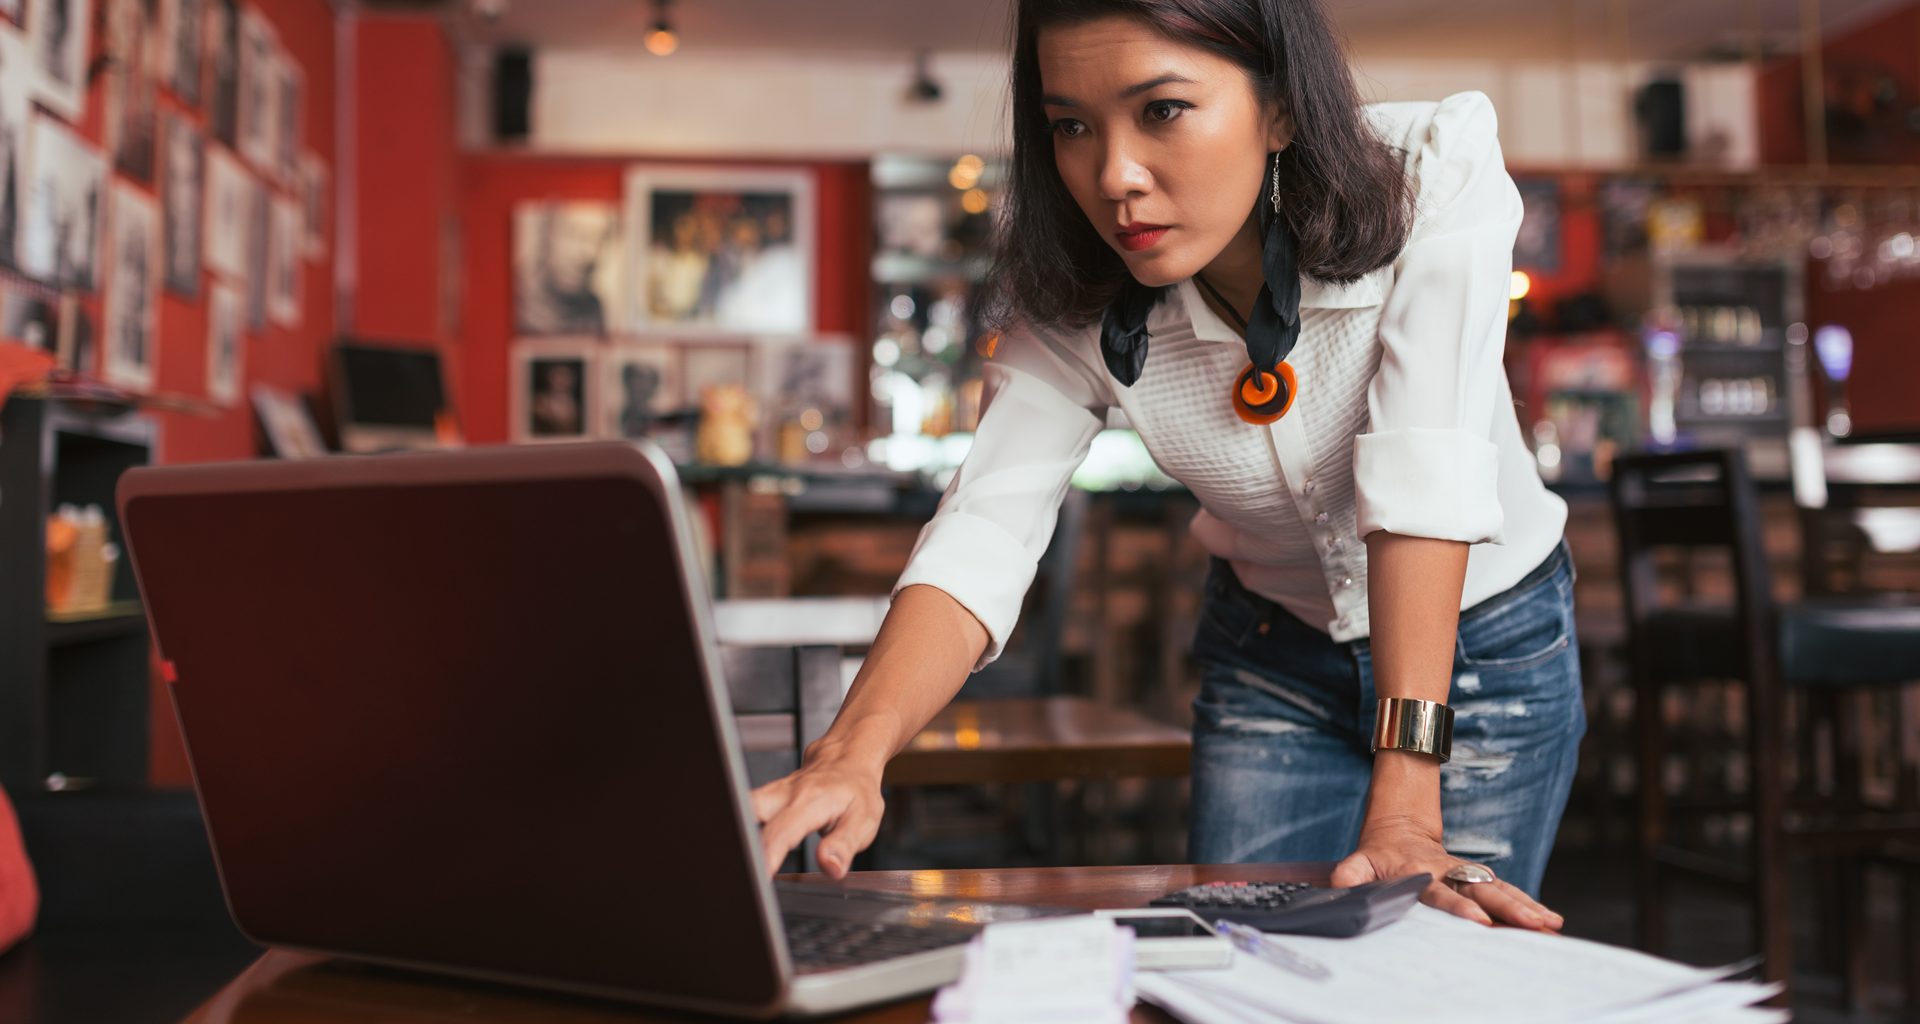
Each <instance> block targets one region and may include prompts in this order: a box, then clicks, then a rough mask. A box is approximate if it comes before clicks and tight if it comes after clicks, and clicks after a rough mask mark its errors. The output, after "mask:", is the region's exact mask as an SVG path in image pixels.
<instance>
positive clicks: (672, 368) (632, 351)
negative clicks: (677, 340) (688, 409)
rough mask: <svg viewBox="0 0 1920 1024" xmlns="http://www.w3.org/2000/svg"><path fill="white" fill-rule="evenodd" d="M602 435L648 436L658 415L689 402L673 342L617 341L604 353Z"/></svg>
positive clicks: (602, 360) (679, 408)
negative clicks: (637, 343) (684, 390)
mask: <svg viewBox="0 0 1920 1024" xmlns="http://www.w3.org/2000/svg"><path fill="white" fill-rule="evenodd" d="M600 365H601V376H602V380H601V383H600V395H601V405H602V406H603V407H604V410H605V413H606V415H605V417H604V418H603V421H602V427H601V430H600V436H602V437H611V438H624V439H629V440H631V439H633V438H638V437H645V436H647V434H648V433H649V432H651V431H652V430H653V427H654V424H655V423H656V422H657V421H658V420H659V418H660V417H661V416H663V415H665V414H667V413H670V412H678V411H680V410H681V409H682V408H684V407H685V405H686V399H685V397H684V394H683V392H682V391H681V389H680V366H679V360H678V359H677V358H676V353H675V350H674V347H673V346H671V345H615V346H614V347H612V348H609V349H607V350H605V351H604V352H603V353H602V354H601V364H600Z"/></svg>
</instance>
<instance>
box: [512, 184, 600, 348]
mask: <svg viewBox="0 0 1920 1024" xmlns="http://www.w3.org/2000/svg"><path fill="white" fill-rule="evenodd" d="M513 230H514V286H513V309H514V330H515V332H516V333H518V334H522V335H554V334H590V335H604V334H606V333H607V330H608V328H609V326H610V325H611V323H612V320H613V317H614V315H615V310H616V309H617V307H618V305H619V304H618V302H617V299H616V297H617V295H618V294H619V287H620V256H619V253H620V239H619V233H620V211H619V207H617V206H615V205H613V204H611V203H585V202H574V203H552V202H541V203H522V204H520V205H519V206H518V207H516V208H515V209H514V216H513Z"/></svg>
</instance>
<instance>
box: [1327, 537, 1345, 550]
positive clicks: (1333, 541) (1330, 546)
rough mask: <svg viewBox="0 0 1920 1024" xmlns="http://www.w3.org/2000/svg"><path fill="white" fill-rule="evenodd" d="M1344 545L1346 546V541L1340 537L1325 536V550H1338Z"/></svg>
mask: <svg viewBox="0 0 1920 1024" xmlns="http://www.w3.org/2000/svg"><path fill="white" fill-rule="evenodd" d="M1346 546H1347V545H1346V542H1345V541H1343V540H1341V539H1340V538H1338V537H1328V538H1327V550H1328V551H1338V550H1340V549H1341V548H1343V547H1346Z"/></svg>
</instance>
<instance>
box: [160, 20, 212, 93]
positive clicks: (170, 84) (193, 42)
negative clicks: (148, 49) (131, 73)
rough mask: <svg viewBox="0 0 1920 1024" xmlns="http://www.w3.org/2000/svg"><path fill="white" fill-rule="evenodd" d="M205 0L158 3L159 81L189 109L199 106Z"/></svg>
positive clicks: (204, 37)
mask: <svg viewBox="0 0 1920 1024" xmlns="http://www.w3.org/2000/svg"><path fill="white" fill-rule="evenodd" d="M207 4H208V0H160V69H159V70H160V78H161V81H163V82H165V83H166V84H167V88H168V89H171V90H173V94H174V95H175V96H177V97H179V98H180V102H181V103H183V104H185V105H187V106H188V107H198V106H200V52H201V47H202V45H203V44H204V43H205V39H206V26H205V24H204V22H205V20H206V19H205V14H206V9H207Z"/></svg>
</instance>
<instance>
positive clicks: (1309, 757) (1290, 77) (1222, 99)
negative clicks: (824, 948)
mask: <svg viewBox="0 0 1920 1024" xmlns="http://www.w3.org/2000/svg"><path fill="white" fill-rule="evenodd" d="M1017 18H1018V25H1017V40H1016V52H1015V55H1014V76H1013V78H1014V80H1013V118H1014V132H1015V135H1014V151H1013V173H1012V182H1011V185H1010V188H1009V192H1008V206H1007V214H1006V217H1007V220H1006V223H1005V225H1004V227H1005V230H1004V232H1003V239H1002V251H1001V253H1000V257H999V260H998V264H997V267H996V271H995V274H994V277H993V283H994V285H995V287H996V288H997V292H996V294H997V296H998V301H997V304H996V309H997V310H998V311H999V312H1000V314H1001V315H1003V316H1005V317H1007V318H1008V319H1010V320H1012V321H1013V322H1015V323H1016V324H1017V326H1015V327H1013V328H1012V329H1010V330H1009V331H1008V332H1007V333H1006V334H1005V336H1004V337H1003V338H1002V339H1001V340H1000V342H999V344H998V346H997V351H996V354H995V356H994V358H993V359H992V361H991V362H990V363H989V366H988V369H987V374H986V391H987V395H988V405H987V410H986V412H985V414H984V416H983V418H982V420H981V424H980V427H979V431H978V433H977V435H976V437H975V441H974V446H973V449H972V452H971V453H970V455H969V457H968V459H967V462H966V464H965V465H964V466H963V467H962V468H961V470H960V472H959V474H958V475H957V476H956V477H955V479H954V481H953V484H952V486H951V487H950V488H949V489H948V492H947V494H946V496H945V498H944V500H943V501H942V503H941V507H940V511H939V512H938V513H937V514H936V516H935V517H934V520H933V521H932V522H931V523H930V524H929V525H928V526H927V528H926V530H925V532H924V533H923V534H922V535H921V538H920V542H919V544H918V545H917V547H916V548H915V551H914V555H913V559H912V561H911V563H910V564H909V566H908V568H907V571H906V573H905V574H904V575H903V576H902V578H901V580H900V583H899V586H898V588H897V590H896V592H895V599H894V604H893V608H892V611H891V612H890V614H889V615H888V617H887V620H886V623H885V625H884V627H883V628H882V630H881V632H880V635H879V637H878V638H877V639H876V641H875V644H874V648H873V652H872V654H871V655H870V656H869V657H868V659H867V661H866V664H865V666H864V667H863V668H862V670H861V672H860V675H859V678H858V679H856V680H855V682H854V686H853V689H852V690H851V692H850V693H849V695H848V698H847V702H846V705H845V707H844V708H843V709H842V711H841V713H840V715H839V717H838V718H837V719H836V721H835V722H834V725H833V727H832V729H831V730H830V731H829V732H828V733H827V735H826V736H825V737H823V738H822V739H821V740H820V741H819V742H817V743H816V744H814V745H813V746H812V747H811V748H810V749H809V750H808V751H807V754H806V759H805V764H804V766H803V767H802V769H801V770H800V771H799V772H797V773H795V774H794V775H791V776H788V777H787V778H784V779H780V780H777V781H775V782H773V783H771V784H769V785H767V786H764V787H762V788H761V789H759V790H756V791H755V793H754V803H755V810H756V813H757V814H758V816H759V818H760V820H761V821H762V823H763V825H764V827H763V830H762V835H763V841H764V844H765V847H766V853H767V860H768V863H769V864H777V863H779V862H780V860H781V859H782V858H783V857H784V856H785V854H786V853H787V851H788V850H790V849H791V848H792V847H793V846H794V845H795V844H797V843H798V842H799V841H800V840H801V839H802V838H803V837H804V836H805V835H806V834H807V833H809V832H812V831H816V830H819V831H822V832H824V833H825V839H824V840H823V842H822V843H821V844H820V847H819V857H820V861H821V864H822V866H823V867H825V869H826V870H827V871H828V872H830V873H832V874H834V875H836V876H837V875H839V874H842V873H844V871H845V870H846V867H847V864H848V860H849V858H851V856H852V855H853V854H854V853H855V852H856V851H857V850H859V849H861V848H862V847H864V846H865V845H866V844H867V843H869V842H871V841H872V837H873V835H874V832H875V829H876V827H877V826H878V823H879V819H880V813H881V800H880V785H879V780H880V775H881V769H882V766H883V765H884V764H885V762H886V760H887V758H889V757H890V756H892V755H893V754H894V753H895V752H896V751H898V750H899V749H900V748H901V747H902V746H903V745H904V744H905V743H906V742H907V741H908V740H909V739H911V737H912V736H913V735H914V733H915V732H916V731H917V730H918V729H920V728H921V727H922V726H923V725H924V724H925V723H926V722H927V721H928V719H930V718H931V717H932V715H933V714H934V713H935V711H936V710H937V709H938V708H939V707H940V706H941V705H942V704H944V703H945V702H946V701H947V700H948V699H950V698H951V697H952V695H953V694H954V693H955V692H956V690H957V689H958V688H959V686H960V684H961V682H962V681H963V680H964V677H965V675H966V670H967V668H968V667H969V666H977V665H978V664H984V663H985V662H987V661H989V660H991V659H992V658H993V657H994V656H995V655H997V654H998V652H999V650H1000V647H1001V644H1002V643H1003V642H1004V641H1005V639H1006V637H1007V634H1008V633H1009V632H1010V631H1011V629H1012V627H1013V619H1014V616H1015V614H1016V612H1017V610H1018V608H1019V604H1020V599H1021V596H1022V594H1023V593H1024V592H1025V590H1026V587H1027V585H1028V583H1029V582H1030V580H1031V578H1032V573H1033V568H1034V565H1035V560H1036V559H1037V557H1038V556H1039V554H1040V553H1041V552H1042V551H1043V550H1044V549H1045V547H1046V543H1047V538H1048V536H1049V534H1050V533H1051V531H1052V528H1053V519H1054V515H1055V510H1056V509H1057V506H1058V503H1059V501H1060V500H1061V498H1062V496H1063V495H1064V493H1065V489H1066V487H1067V481H1068V477H1069V475H1070V474H1071V473H1072V471H1073V469H1074V468H1075V466H1076V465H1077V464H1078V463H1079V461H1080V459H1081V458H1082V457H1084V456H1085V454H1086V452H1087V449H1088V445H1089V444H1090V443H1091V440H1092V438H1093V436H1094V434H1095V433H1096V432H1097V431H1098V430H1099V429H1100V428H1101V426H1102V424H1103V422H1104V420H1105V415H1106V413H1107V411H1108V410H1110V409H1113V408H1118V409H1120V410H1122V411H1123V412H1124V413H1125V414H1126V416H1127V419H1128V420H1129V422H1130V423H1131V424H1132V425H1133V427H1134V428H1135V429H1137V430H1138V431H1139V433H1140V436H1141V438H1142V440H1143V441H1144V442H1145V443H1146V445H1147V447H1148V449H1149V450H1150V451H1151V452H1152V453H1153V456H1154V458H1155V460H1156V461H1157V462H1159V464H1160V465H1161V467H1162V468H1164V469H1165V470H1166V471H1167V472H1169V473H1170V474H1172V475H1173V476H1174V477H1176V478H1177V479H1179V480H1181V481H1182V482H1183V483H1185V484H1186V485H1187V487H1188V488H1189V489H1190V490H1191V491H1192V492H1193V493H1194V495H1195V496H1196V497H1198V498H1199V500H1200V502H1201V505H1202V511H1201V512H1200V514H1199V515H1198V516H1197V517H1196V518H1195V520H1194V522H1193V532H1194V535H1195V536H1196V537H1197V538H1198V539H1199V541H1200V542H1201V544H1202V545H1203V546H1205V547H1206V548H1207V549H1208V550H1209V551H1210V552H1212V553H1213V554H1214V556H1215V559H1214V565H1213V571H1212V573H1211V575H1210V578H1209V580H1208V584H1207V594H1206V604H1205V608H1204V610H1203V614H1202V622H1201V626H1200V630H1199V635H1198V638H1197V641H1196V644H1195V656H1196V658H1197V660H1198V662H1199V663H1200V665H1201V667H1202V670H1203V676H1202V688H1201V691H1200V695H1199V697H1198V698H1197V700H1196V701H1195V706H1194V709H1195V719H1196V721H1195V725H1194V760H1193V773H1194V786H1193V793H1194V807H1193V820H1192V836H1191V839H1192V842H1191V854H1192V857H1193V859H1194V860H1195V861H1197V862H1201V863H1206V862H1220V861H1285V860H1338V861H1339V863H1338V865H1337V866H1336V868H1335V870H1334V873H1333V881H1334V883H1335V884H1336V885H1353V884H1358V883H1361V882H1365V881H1369V880H1372V879H1376V878H1390V877H1398V876H1402V875H1406V874H1411V873H1415V872H1427V873H1430V874H1431V875H1432V876H1433V877H1434V879H1435V882H1434V884H1433V885H1431V886H1430V887H1429V888H1428V889H1427V890H1426V892H1425V894H1424V897H1423V898H1424V899H1425V900H1426V901H1427V902H1428V903H1430V904H1432V905H1434V906H1437V907H1440V908H1443V909H1446V910H1449V911H1451V912H1453V913H1456V914H1459V915H1461V916H1463V917H1468V918H1471V919H1474V920H1477V921H1481V922H1487V923H1491V922H1492V921H1495V920H1498V921H1501V922H1503V923H1509V924H1514V925H1518V926H1522V927H1530V928H1542V929H1557V928H1558V927H1559V926H1560V924H1561V919H1560V917H1559V916H1558V915H1556V914H1554V913H1553V912H1551V911H1549V910H1547V909H1546V908H1545V907H1543V906H1541V905H1540V904H1539V903H1538V902H1537V901H1536V900H1535V898H1534V897H1535V895H1536V894H1537V891H1538V886H1539V881H1540V875H1541V872H1542V869H1543V867H1544V864H1545V860H1546V856H1547V852H1548V850H1549V849H1550V847H1551V845H1552V841H1553V834H1554V830H1555V829H1556V828H1557V826H1558V822H1559V817H1560V811H1561V809H1562V807H1563V806H1564V805H1565V802H1566V794H1567V788H1568V785H1569V783H1570V781H1571V776H1572V771H1573V762H1574V752H1575V746H1576V744H1577V742H1578V739H1579V737H1580V735H1581V733H1582V732H1583V731H1584V728H1585V720H1584V716H1583V713H1582V711H1581V704H1580V682H1579V670H1578V663H1577V660H1576V654H1575V648H1574V643H1573V636H1572V610H1571V585H1572V581H1571V570H1570V568H1569V564H1568V561H1567V556H1566V552H1565V547H1564V544H1563V542H1562V540H1561V533H1562V529H1563V527H1564V525H1565V520H1566V506H1565V504H1564V503H1563V502H1561V501H1560V500H1559V499H1558V498H1556V497H1554V496H1553V495H1552V494H1550V493H1548V492H1547V491H1546V490H1545V488H1544V487H1542V485H1541V483H1540V480H1539V477H1538V474H1537V472H1536V471H1535V470H1534V468H1533V463H1532V460H1531V458H1530V456H1529V453H1528V451H1527V449H1526V447H1525V445H1524V443H1523V442H1522V441H1521V438H1520V432H1519V426H1518V423H1517V422H1516V420H1515V417H1514V414H1513V411H1512V399H1511V396H1510V394H1509V392H1508V388H1507V382H1506V378H1505V375H1504V373H1503V371H1502V368H1501V350H1502V345H1503V342H1504V335H1505V327H1506V307H1507V289H1508V278H1509V275H1510V270H1511V258H1512V248H1513V240H1514V235H1515V232H1516V230H1517V229H1518V226H1519V223H1520V214H1521V207H1520V199H1519V195H1518V193H1517V191H1516V190H1515V188H1514V186H1513V183H1512V180H1511V179H1510V178H1509V177H1508V176H1507V174H1506V171H1505V168H1504V166H1503V164H1502V158H1501V155H1500V148H1499V142H1498V140H1497V138H1496V123H1495V117H1494V112H1493V109H1492V107H1491V105H1490V104H1489V103H1488V102H1487V99H1486V97H1485V96H1483V95H1481V94H1479V93H1465V94H1461V95H1458V96H1453V97H1450V98H1448V99H1446V100H1444V101H1442V102H1440V103H1437V104H1435V103H1398V104H1382V105H1377V106H1372V107H1364V108H1363V107H1362V106H1361V105H1360V103H1359V101H1358V98H1357V95H1356V92H1355V89H1354V87H1353V85H1352V79H1351V76H1350V72H1349V69H1348V67H1347V65H1346V63H1345V60H1344V58H1343V56H1342V54H1341V52H1340V49H1339V47H1338V45H1337V44H1336V43H1335V41H1334V38H1333V35H1332V32H1331V30H1330V28H1329V26H1328V25H1327V23H1326V20H1325V17H1324V15H1323V14H1322V12H1321V11H1320V9H1319V6H1318V3H1317V2H1316V0H1101V2H1094V0H1022V2H1021V3H1020V9H1019V13H1018V16H1017ZM1450 699H1451V700H1454V701H1457V703H1454V704H1452V705H1451V706H1449V703H1448V702H1449V700H1450ZM1454 716H1457V717H1454ZM1449 722H1451V725H1452V735H1451V747H1449V744H1448V737H1447V735H1446V728H1445V727H1446V726H1447V725H1448V724H1449ZM1376 747H1377V748H1378V749H1377V753H1376V752H1375V748H1376ZM1449 753H1450V754H1451V760H1450V761H1447V762H1446V764H1445V767H1444V768H1443V767H1442V763H1441V762H1442V761H1443V760H1445V759H1446V758H1447V756H1448V754H1449ZM1489 868H1490V869H1491V874H1489V873H1488V871H1487V869H1489ZM1496 876H1497V877H1496Z"/></svg>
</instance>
